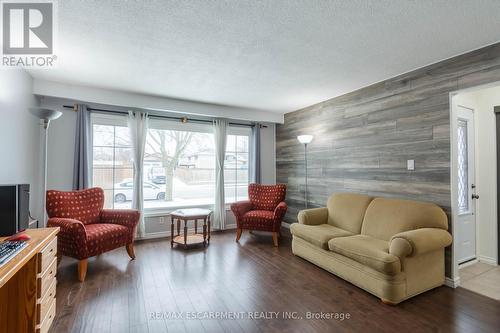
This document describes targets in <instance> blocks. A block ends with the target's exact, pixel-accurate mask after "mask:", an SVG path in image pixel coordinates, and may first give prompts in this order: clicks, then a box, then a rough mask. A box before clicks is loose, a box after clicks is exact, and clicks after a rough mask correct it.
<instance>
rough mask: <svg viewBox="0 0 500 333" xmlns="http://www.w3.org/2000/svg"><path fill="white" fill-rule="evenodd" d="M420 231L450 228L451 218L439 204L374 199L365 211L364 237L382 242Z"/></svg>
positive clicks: (362, 229)
mask: <svg viewBox="0 0 500 333" xmlns="http://www.w3.org/2000/svg"><path fill="white" fill-rule="evenodd" d="M419 228H439V229H444V230H447V229H448V219H447V217H446V214H445V213H444V211H443V210H442V209H441V208H440V207H439V206H437V205H435V204H433V203H428V202H419V201H410V200H398V199H388V198H376V199H374V200H373V201H372V202H371V203H370V205H369V206H368V208H367V209H366V214H365V218H364V220H363V227H362V228H361V234H362V235H367V236H371V237H375V238H378V239H383V240H386V241H388V240H390V239H391V237H392V236H394V235H395V234H398V233H400V232H403V231H409V230H414V229H419Z"/></svg>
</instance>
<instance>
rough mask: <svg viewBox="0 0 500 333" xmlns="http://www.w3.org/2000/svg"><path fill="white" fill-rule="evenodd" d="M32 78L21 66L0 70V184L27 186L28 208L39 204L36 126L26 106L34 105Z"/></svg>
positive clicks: (37, 206) (38, 128)
mask: <svg viewBox="0 0 500 333" xmlns="http://www.w3.org/2000/svg"><path fill="white" fill-rule="evenodd" d="M32 91H33V79H32V78H31V76H30V75H29V74H28V73H27V72H25V71H24V70H21V69H0V119H1V121H0V156H1V159H2V162H1V163H0V184H15V183H28V184H30V185H31V196H30V206H31V207H30V208H31V209H30V210H31V212H32V215H36V212H38V211H39V209H40V207H41V199H40V198H41V197H40V191H39V189H38V185H39V182H38V176H39V175H38V171H39V169H40V168H41V167H42V166H41V165H40V163H39V158H40V157H39V147H40V146H39V143H40V141H39V139H40V126H39V120H38V119H36V118H35V117H34V116H33V115H31V113H29V111H28V109H29V108H30V107H33V106H37V105H38V102H37V100H36V98H35V97H34V95H33V93H32Z"/></svg>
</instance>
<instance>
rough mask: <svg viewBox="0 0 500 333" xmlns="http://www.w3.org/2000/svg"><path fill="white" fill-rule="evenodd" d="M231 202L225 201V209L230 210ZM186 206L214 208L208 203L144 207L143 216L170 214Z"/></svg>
mask: <svg viewBox="0 0 500 333" xmlns="http://www.w3.org/2000/svg"><path fill="white" fill-rule="evenodd" d="M231 203H232V202H231ZM231 203H226V211H230V210H231ZM186 208H205V209H210V210H213V209H214V207H213V205H212V204H210V205H187V206H177V207H165V208H145V209H144V217H160V216H166V215H170V213H172V212H173V211H176V210H178V209H186Z"/></svg>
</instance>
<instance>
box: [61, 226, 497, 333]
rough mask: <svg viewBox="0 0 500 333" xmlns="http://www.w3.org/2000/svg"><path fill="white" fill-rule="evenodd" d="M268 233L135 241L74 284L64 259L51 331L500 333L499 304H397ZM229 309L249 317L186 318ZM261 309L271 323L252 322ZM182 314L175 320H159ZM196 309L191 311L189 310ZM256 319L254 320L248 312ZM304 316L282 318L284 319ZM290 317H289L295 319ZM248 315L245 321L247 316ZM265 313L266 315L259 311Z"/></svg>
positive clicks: (434, 295) (440, 297) (453, 295)
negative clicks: (196, 241) (179, 242)
mask: <svg viewBox="0 0 500 333" xmlns="http://www.w3.org/2000/svg"><path fill="white" fill-rule="evenodd" d="M284 234H285V235H284V236H283V237H282V239H281V244H280V247H279V248H274V247H273V246H272V239H271V237H270V236H264V235H250V234H248V233H247V232H245V233H244V234H243V236H242V238H241V240H240V243H239V244H238V243H235V241H234V239H235V231H227V232H224V233H213V236H212V239H211V244H210V246H209V247H208V248H207V249H205V250H204V249H203V248H198V249H192V250H188V251H184V250H182V249H173V250H172V249H170V242H169V240H167V239H163V240H150V241H140V242H137V243H136V247H135V249H136V255H137V259H136V260H134V261H130V260H129V257H128V256H127V253H126V251H125V248H122V249H117V250H115V251H112V252H109V253H106V254H103V255H101V256H98V257H96V258H93V259H91V260H89V266H88V273H87V280H86V281H85V282H84V283H79V282H78V281H77V274H76V267H77V263H76V261H75V260H73V259H70V258H63V260H62V262H61V264H60V266H59V270H58V280H59V283H58V285H57V315H56V318H55V320H54V323H53V325H52V328H51V332H58V333H62V332H90V333H104V332H231V333H232V332H363V331H365V332H498V331H499V330H500V302H497V301H495V300H493V299H489V298H486V297H484V296H481V295H478V294H474V293H472V292H470V291H467V290H465V289H462V288H457V289H456V290H453V289H451V288H447V287H441V288H437V289H435V290H432V291H430V292H427V293H425V294H422V295H420V296H417V297H415V298H412V299H410V300H408V301H405V302H403V303H401V304H400V305H398V306H395V307H392V306H387V305H384V304H381V303H380V300H379V299H378V298H376V297H374V296H372V295H370V294H368V293H367V292H365V291H363V290H361V289H359V288H357V287H355V286H353V285H351V284H350V283H348V282H345V281H343V280H342V279H340V278H337V277H336V276H334V275H332V274H330V273H328V272H326V271H324V270H322V269H320V268H318V267H316V266H314V265H312V264H310V263H309V262H307V261H305V260H303V259H301V258H298V257H295V256H294V255H293V254H292V252H291V239H290V236H289V234H288V233H287V232H284ZM228 311H231V313H232V314H234V316H236V315H238V314H239V313H240V312H252V313H253V317H254V318H253V319H248V318H247V317H246V318H233V319H229V318H227V319H224V320H217V319H209V318H199V319H189V318H188V317H187V316H195V315H197V314H198V317H199V316H208V315H209V314H210V315H212V316H217V315H220V314H226V315H227V312H228ZM262 311H269V312H278V318H277V319H264V318H259V317H261V316H263V315H265V313H260V312H262ZM308 311H309V312H315V313H318V312H324V313H332V312H335V313H344V314H345V315H347V314H349V316H350V318H349V319H344V320H336V319H316V320H313V319H309V320H308V319H305V316H306V313H307V312H308ZM179 312H181V313H182V315H183V316H184V317H183V318H180V319H167V318H166V316H167V315H168V314H170V313H179ZM195 312H196V313H195ZM254 312H257V313H254ZM285 312H288V313H290V315H296V316H302V317H303V318H304V319H302V320H297V319H286V320H285V319H283V313H285ZM293 312H295V314H294V313H293ZM245 315H246V316H248V314H247V313H246V314H245ZM267 315H268V316H269V315H270V314H267Z"/></svg>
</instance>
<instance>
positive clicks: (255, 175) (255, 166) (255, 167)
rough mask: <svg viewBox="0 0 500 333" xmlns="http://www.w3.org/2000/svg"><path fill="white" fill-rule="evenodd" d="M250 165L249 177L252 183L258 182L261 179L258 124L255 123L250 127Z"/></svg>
mask: <svg viewBox="0 0 500 333" xmlns="http://www.w3.org/2000/svg"><path fill="white" fill-rule="evenodd" d="M251 149H252V151H251V153H250V155H251V165H250V179H251V182H252V183H257V184H260V183H261V181H262V179H261V163H260V124H259V123H256V124H255V125H254V126H253V127H252V144H251Z"/></svg>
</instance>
